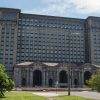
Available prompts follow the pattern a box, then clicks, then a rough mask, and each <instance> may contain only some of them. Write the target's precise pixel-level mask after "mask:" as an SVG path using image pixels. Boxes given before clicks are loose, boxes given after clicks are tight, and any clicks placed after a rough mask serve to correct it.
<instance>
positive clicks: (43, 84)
mask: <svg viewBox="0 0 100 100" xmlns="http://www.w3.org/2000/svg"><path fill="white" fill-rule="evenodd" d="M45 74H46V73H45V70H44V71H43V75H42V76H43V79H42V80H43V81H42V86H43V87H45V80H46V79H45Z"/></svg>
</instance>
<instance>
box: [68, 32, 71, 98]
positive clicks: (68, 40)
mask: <svg viewBox="0 0 100 100" xmlns="http://www.w3.org/2000/svg"><path fill="white" fill-rule="evenodd" d="M68 32H69V31H68ZM68 39H69V40H68V42H69V43H68V47H69V65H68V96H70V78H71V77H70V72H71V71H70V32H69V33H68Z"/></svg>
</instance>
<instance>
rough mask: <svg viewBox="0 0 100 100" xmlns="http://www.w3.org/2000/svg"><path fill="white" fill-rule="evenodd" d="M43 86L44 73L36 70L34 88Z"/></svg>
mask: <svg viewBox="0 0 100 100" xmlns="http://www.w3.org/2000/svg"><path fill="white" fill-rule="evenodd" d="M41 85H42V72H41V71H40V70H35V71H34V72H33V86H41Z"/></svg>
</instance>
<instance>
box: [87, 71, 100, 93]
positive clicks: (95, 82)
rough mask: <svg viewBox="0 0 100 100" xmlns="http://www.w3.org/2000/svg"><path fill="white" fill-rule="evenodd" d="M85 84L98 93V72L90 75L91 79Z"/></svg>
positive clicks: (99, 79)
mask: <svg viewBox="0 0 100 100" xmlns="http://www.w3.org/2000/svg"><path fill="white" fill-rule="evenodd" d="M87 84H88V86H89V87H90V88H92V89H93V90H96V91H98V92H100V72H98V73H97V74H95V75H92V76H91V78H90V79H89V80H88V81H87Z"/></svg>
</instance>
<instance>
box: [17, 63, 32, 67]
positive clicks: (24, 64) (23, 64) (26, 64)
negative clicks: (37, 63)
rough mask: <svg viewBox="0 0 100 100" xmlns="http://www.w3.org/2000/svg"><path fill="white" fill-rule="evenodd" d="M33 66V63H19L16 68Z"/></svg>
mask: <svg viewBox="0 0 100 100" xmlns="http://www.w3.org/2000/svg"><path fill="white" fill-rule="evenodd" d="M31 64H33V62H23V63H19V64H16V65H17V66H28V65H31Z"/></svg>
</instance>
